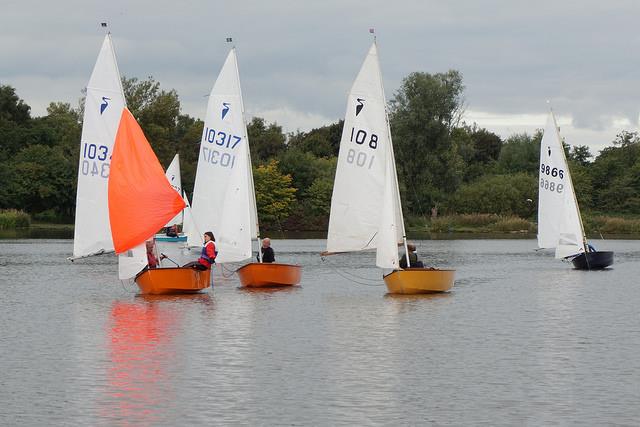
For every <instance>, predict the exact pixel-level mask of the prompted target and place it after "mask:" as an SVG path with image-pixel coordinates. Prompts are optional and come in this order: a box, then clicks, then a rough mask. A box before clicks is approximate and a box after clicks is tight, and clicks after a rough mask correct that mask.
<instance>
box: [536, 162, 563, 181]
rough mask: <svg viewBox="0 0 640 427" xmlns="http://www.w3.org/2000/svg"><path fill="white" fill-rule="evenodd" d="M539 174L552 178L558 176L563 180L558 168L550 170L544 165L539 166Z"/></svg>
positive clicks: (561, 172) (560, 170)
mask: <svg viewBox="0 0 640 427" xmlns="http://www.w3.org/2000/svg"><path fill="white" fill-rule="evenodd" d="M540 173H541V174H545V175H551V176H552V177H554V178H555V177H556V176H559V177H560V179H564V171H563V170H562V169H558V168H552V167H551V166H549V165H545V164H544V163H541V164H540Z"/></svg>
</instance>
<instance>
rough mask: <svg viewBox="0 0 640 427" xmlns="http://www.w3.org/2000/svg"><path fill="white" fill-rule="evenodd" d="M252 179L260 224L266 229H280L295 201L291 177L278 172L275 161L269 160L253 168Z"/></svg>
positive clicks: (294, 190)
mask: <svg viewBox="0 0 640 427" xmlns="http://www.w3.org/2000/svg"><path fill="white" fill-rule="evenodd" d="M253 178H254V182H255V190H256V204H257V207H258V216H259V218H260V223H261V224H262V225H263V226H264V227H265V228H267V229H270V228H278V229H279V228H281V224H282V222H283V221H284V220H286V219H287V217H288V216H289V214H290V213H291V210H292V208H293V204H294V203H295V200H296V198H295V193H296V189H295V188H293V187H291V181H292V179H291V176H290V175H285V174H283V173H281V172H280V171H279V170H278V161H277V160H270V161H269V162H268V163H266V164H264V165H259V166H257V167H255V168H253Z"/></svg>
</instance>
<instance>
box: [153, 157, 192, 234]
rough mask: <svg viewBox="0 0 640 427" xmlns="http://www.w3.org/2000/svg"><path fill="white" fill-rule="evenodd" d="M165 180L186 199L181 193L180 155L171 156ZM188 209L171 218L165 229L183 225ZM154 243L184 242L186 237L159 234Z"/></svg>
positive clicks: (187, 207)
mask: <svg viewBox="0 0 640 427" xmlns="http://www.w3.org/2000/svg"><path fill="white" fill-rule="evenodd" d="M165 175H166V177H167V180H168V181H169V183H170V184H171V187H173V189H174V190H176V191H177V192H178V193H179V194H182V196H183V199H184V198H186V196H185V194H184V193H183V191H182V178H181V176H180V155H179V154H178V153H176V155H175V156H173V160H171V163H170V164H169V167H168V168H167V172H166V173H165ZM187 209H189V206H188V205H187V206H186V207H185V208H184V210H182V211H180V212H178V214H177V215H176V216H175V217H173V218H171V220H169V222H167V223H166V224H165V225H164V226H165V228H167V227H171V226H176V227H177V226H178V225H182V224H183V223H184V216H185V215H186V213H185V211H186V210H187ZM155 239H156V241H158V242H186V241H187V236H186V235H185V234H184V232H183V233H178V234H177V236H168V235H167V234H163V233H159V234H156V236H155Z"/></svg>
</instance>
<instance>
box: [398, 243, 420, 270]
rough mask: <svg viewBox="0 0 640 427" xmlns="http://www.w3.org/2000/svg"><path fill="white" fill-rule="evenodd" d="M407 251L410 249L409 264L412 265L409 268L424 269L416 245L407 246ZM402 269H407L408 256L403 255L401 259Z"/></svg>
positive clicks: (409, 244)
mask: <svg viewBox="0 0 640 427" xmlns="http://www.w3.org/2000/svg"><path fill="white" fill-rule="evenodd" d="M407 249H409V263H410V264H411V265H410V266H409V268H424V264H422V261H419V260H418V254H416V245H414V244H413V243H408V244H407ZM400 268H407V254H406V253H405V254H403V255H402V258H400Z"/></svg>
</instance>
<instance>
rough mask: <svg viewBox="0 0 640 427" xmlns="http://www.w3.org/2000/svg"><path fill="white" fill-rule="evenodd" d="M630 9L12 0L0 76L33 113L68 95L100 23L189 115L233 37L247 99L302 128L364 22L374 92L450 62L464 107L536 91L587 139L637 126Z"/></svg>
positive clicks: (320, 109)
mask: <svg viewBox="0 0 640 427" xmlns="http://www.w3.org/2000/svg"><path fill="white" fill-rule="evenodd" d="M70 11H72V13H70ZM639 14H640V4H639V3H637V2H635V1H631V0H620V1H617V2H614V3H611V2H609V3H605V2H602V1H595V0H583V1H581V2H580V5H579V7H577V6H576V4H575V2H565V3H563V2H557V1H551V0H541V1H538V2H520V1H516V2H505V1H498V0H487V1H483V2H477V1H474V0H460V1H456V2H441V1H436V0H398V1H394V2H388V1H382V0H371V1H368V2H366V3H365V2H359V1H354V2H345V1H338V0H326V1H323V2H300V1H292V0H272V1H269V2H260V1H257V0H253V1H250V0H244V1H236V2H224V3H223V2H221V1H217V0H213V1H212V0H193V1H190V2H187V3H181V2H170V1H166V0H156V1H151V0H142V1H137V2H126V1H123V0H113V1H109V2H100V3H92V2H86V1H80V0H63V1H61V2H48V3H47V2H45V3H42V2H37V1H35V0H23V1H21V2H12V4H11V7H9V8H5V10H3V14H2V15H0V28H2V38H0V57H1V58H2V59H3V60H2V62H1V63H0V82H1V83H2V84H11V85H13V86H15V87H16V89H17V92H18V94H19V95H20V96H21V97H22V98H23V99H25V101H26V102H27V103H28V104H29V105H31V106H32V109H33V112H34V113H35V114H36V115H37V114H44V113H45V111H46V106H47V105H48V103H49V102H51V101H66V102H71V103H72V104H75V103H76V101H77V98H78V96H79V92H80V90H81V89H82V88H83V87H84V86H85V85H86V83H87V80H88V78H89V74H90V72H91V68H92V66H93V63H94V61H95V58H96V55H97V52H98V49H99V47H100V43H101V39H102V37H103V30H102V29H101V28H100V27H99V22H100V21H104V20H106V21H108V22H109V28H110V30H111V31H112V32H113V39H114V44H115V48H116V53H117V55H118V59H119V66H120V71H121V72H122V73H123V74H125V75H127V76H129V77H139V78H145V77H146V76H149V75H153V76H154V77H155V78H156V80H158V81H159V82H160V83H161V84H162V87H163V88H165V89H172V88H175V89H176V90H177V91H178V94H179V95H180V99H181V101H182V102H183V111H184V112H186V113H188V114H191V115H194V116H197V117H202V115H203V114H204V110H205V107H206V102H205V101H204V100H203V99H202V96H203V95H204V94H207V93H208V92H209V91H210V89H211V86H212V84H213V81H214V80H215V76H216V75H217V73H218V71H219V69H220V67H221V65H222V62H223V61H224V58H225V56H226V53H227V51H228V49H229V45H227V44H226V43H225V42H224V41H225V38H226V37H233V38H234V44H235V45H236V46H237V48H238V55H239V63H240V75H241V79H242V84H243V92H244V96H245V104H246V106H247V108H248V109H249V110H253V111H255V112H256V114H258V113H260V112H265V113H266V114H272V116H273V117H274V119H278V120H279V121H281V122H283V124H284V123H286V127H287V128H290V129H297V128H301V129H302V128H305V127H307V126H309V125H310V124H311V123H314V126H315V123H316V121H317V120H319V119H321V118H327V119H328V121H329V122H333V121H335V118H340V117H342V115H343V114H344V104H345V99H346V98H345V97H346V93H347V91H348V89H349V87H350V85H351V82H352V81H353V79H354V78H355V75H356V73H357V71H358V69H359V67H360V64H361V63H362V60H363V58H364V55H365V53H366V51H367V49H368V47H369V44H370V43H371V35H370V34H369V33H368V29H369V28H370V27H375V28H376V34H377V37H378V44H379V51H380V63H381V67H382V72H383V76H384V82H385V88H386V90H387V96H388V98H391V97H392V96H393V93H394V92H395V91H396V90H397V88H398V87H399V85H400V82H401V81H402V79H403V78H404V77H405V76H407V75H408V74H409V73H411V72H414V71H425V72H429V73H436V72H443V71H446V70H448V69H457V70H459V71H461V72H462V74H463V76H464V83H465V86H466V93H465V98H466V101H467V108H468V109H470V110H472V111H479V112H487V113H490V114H493V115H496V116H504V117H516V116H519V115H523V116H532V117H533V116H536V115H540V114H542V115H544V114H545V111H546V103H545V101H546V100H547V99H550V100H551V101H552V103H553V105H554V107H555V108H556V110H557V111H560V112H562V114H563V115H566V116H570V117H571V118H572V129H575V131H576V132H577V133H576V135H581V137H584V138H587V139H588V140H589V141H594V142H593V143H594V144H600V142H595V141H601V140H602V139H604V140H605V141H611V140H612V139H613V138H614V137H615V133H616V132H617V131H618V130H619V125H620V124H621V123H626V124H628V125H629V126H631V127H633V128H635V127H637V121H638V114H639V113H640V109H639V107H638V101H637V100H638V99H640V85H639V84H638V82H637V72H636V70H637V69H639V68H640V67H639V65H640V58H639V57H638V55H636V54H635V52H637V51H638V41H639V38H638V36H637V34H636V32H637V31H636V27H637V26H636V17H637V16H638V15H639ZM295 120H300V122H299V123H295V122H294V121H295ZM625 120H626V121H625ZM318 124H320V123H318ZM524 128H527V127H526V126H525V127H519V126H516V125H515V124H511V125H509V126H507V127H501V128H500V129H524ZM589 135H591V136H589Z"/></svg>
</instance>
